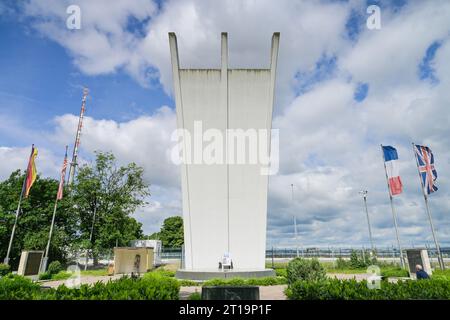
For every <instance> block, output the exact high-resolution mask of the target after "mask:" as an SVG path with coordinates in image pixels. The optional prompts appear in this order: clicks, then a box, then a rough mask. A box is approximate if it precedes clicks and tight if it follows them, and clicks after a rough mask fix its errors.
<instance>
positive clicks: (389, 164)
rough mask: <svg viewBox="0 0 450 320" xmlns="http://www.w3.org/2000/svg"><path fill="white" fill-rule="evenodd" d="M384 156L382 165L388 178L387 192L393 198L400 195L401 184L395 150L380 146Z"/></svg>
mask: <svg viewBox="0 0 450 320" xmlns="http://www.w3.org/2000/svg"><path fill="white" fill-rule="evenodd" d="M382 148H383V155H384V164H385V167H386V174H387V177H388V183H389V191H390V192H391V195H393V196H395V195H397V194H400V193H402V191H403V184H402V180H401V179H400V173H399V171H398V164H397V162H398V154H397V150H396V149H395V148H394V147H391V146H382Z"/></svg>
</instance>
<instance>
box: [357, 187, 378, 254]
mask: <svg viewBox="0 0 450 320" xmlns="http://www.w3.org/2000/svg"><path fill="white" fill-rule="evenodd" d="M359 194H361V195H362V196H363V199H364V208H365V209H366V217H367V226H368V227H369V238H370V245H371V247H372V254H374V253H375V247H374V245H373V238H372V229H371V227H370V218H369V210H368V209H367V194H368V191H367V190H361V191H360V192H359Z"/></svg>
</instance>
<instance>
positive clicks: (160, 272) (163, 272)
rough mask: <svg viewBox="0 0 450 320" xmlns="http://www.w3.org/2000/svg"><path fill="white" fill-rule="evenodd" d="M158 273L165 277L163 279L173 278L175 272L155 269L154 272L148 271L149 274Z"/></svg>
mask: <svg viewBox="0 0 450 320" xmlns="http://www.w3.org/2000/svg"><path fill="white" fill-rule="evenodd" d="M152 272H153V273H158V274H160V275H162V276H165V277H175V273H176V272H175V271H172V270H165V269H155V270H153V271H150V273H152Z"/></svg>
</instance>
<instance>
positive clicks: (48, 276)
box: [39, 271, 52, 280]
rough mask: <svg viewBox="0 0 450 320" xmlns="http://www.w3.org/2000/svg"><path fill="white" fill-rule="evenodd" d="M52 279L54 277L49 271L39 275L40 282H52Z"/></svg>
mask: <svg viewBox="0 0 450 320" xmlns="http://www.w3.org/2000/svg"><path fill="white" fill-rule="evenodd" d="M51 278H52V275H51V274H50V273H49V272H48V271H45V272H42V273H39V280H50V279H51Z"/></svg>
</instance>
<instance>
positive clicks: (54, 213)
mask: <svg viewBox="0 0 450 320" xmlns="http://www.w3.org/2000/svg"><path fill="white" fill-rule="evenodd" d="M57 207H58V195H56V200H55V206H54V207H53V217H52V223H51V225H50V232H49V233H48V241H47V247H46V248H45V256H44V259H43V260H42V265H41V272H45V270H46V269H47V262H48V252H49V251H50V242H51V240H52V234H53V226H54V224H55V216H56V208H57Z"/></svg>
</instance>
